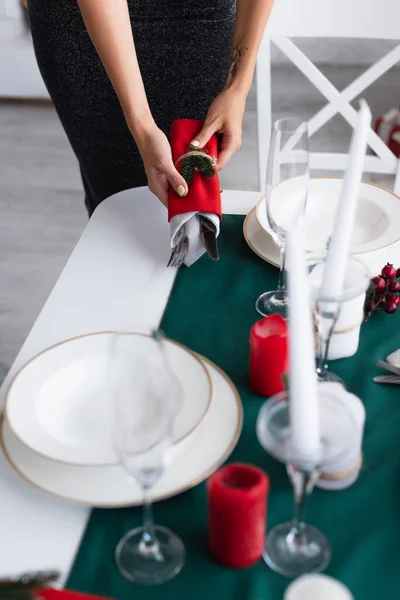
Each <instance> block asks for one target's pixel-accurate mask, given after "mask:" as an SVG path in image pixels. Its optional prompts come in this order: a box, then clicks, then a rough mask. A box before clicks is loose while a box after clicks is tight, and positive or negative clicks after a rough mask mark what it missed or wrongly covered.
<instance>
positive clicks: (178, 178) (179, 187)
mask: <svg viewBox="0 0 400 600" xmlns="http://www.w3.org/2000/svg"><path fill="white" fill-rule="evenodd" d="M161 169H162V172H163V173H164V174H165V176H166V178H167V179H168V181H169V183H170V185H171V186H172V187H173V188H174V190H175V191H176V193H177V194H178V196H180V197H181V198H183V197H184V196H186V194H187V183H186V181H185V180H184V179H183V177H182V175H181V174H180V173H179V171H178V170H177V169H176V167H175V165H174V163H173V162H172V159H171V160H170V161H166V162H165V164H163V165H162V166H161Z"/></svg>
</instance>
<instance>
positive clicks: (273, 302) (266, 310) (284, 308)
mask: <svg viewBox="0 0 400 600" xmlns="http://www.w3.org/2000/svg"><path fill="white" fill-rule="evenodd" d="M256 310H257V312H259V313H260V315H262V316H263V317H267V316H268V315H271V314H273V313H274V314H278V315H280V316H281V317H283V318H284V319H287V316H288V301H287V296H286V295H285V294H283V293H282V292H278V291H274V292H265V294H261V296H259V298H258V299H257V302H256Z"/></svg>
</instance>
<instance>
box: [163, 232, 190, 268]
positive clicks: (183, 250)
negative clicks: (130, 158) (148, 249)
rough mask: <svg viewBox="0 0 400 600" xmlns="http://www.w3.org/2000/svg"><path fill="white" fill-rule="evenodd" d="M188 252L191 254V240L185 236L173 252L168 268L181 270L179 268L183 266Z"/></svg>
mask: <svg viewBox="0 0 400 600" xmlns="http://www.w3.org/2000/svg"><path fill="white" fill-rule="evenodd" d="M188 252H189V238H188V237H187V235H184V236H183V237H182V238H181V239H180V240H179V242H178V243H177V245H176V246H175V248H174V249H173V250H172V252H171V256H170V259H169V261H168V265H167V267H176V268H177V269H179V267H180V266H181V265H182V263H183V261H184V260H185V257H186V255H187V253H188Z"/></svg>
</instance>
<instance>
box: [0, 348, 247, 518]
mask: <svg viewBox="0 0 400 600" xmlns="http://www.w3.org/2000/svg"><path fill="white" fill-rule="evenodd" d="M194 354H196V356H197V357H198V358H199V360H201V361H203V362H204V363H205V364H206V365H210V366H211V367H213V368H214V369H215V370H216V371H217V373H218V374H219V375H220V376H221V377H222V378H223V379H224V380H225V381H226V382H227V383H228V385H229V387H230V388H231V390H232V392H233V396H234V398H235V402H236V407H237V423H236V428H235V430H234V432H233V435H232V439H231V441H230V443H229V446H228V447H227V448H226V449H225V451H224V452H223V453H222V454H221V456H220V457H219V458H218V460H216V461H215V463H213V464H212V465H211V466H210V467H208V468H207V469H206V470H205V471H204V472H203V473H202V474H201V475H199V476H198V477H196V478H194V479H192V480H191V481H189V482H188V483H187V484H185V485H182V486H180V487H179V488H175V489H173V490H170V491H169V492H168V493H166V494H161V495H159V496H155V497H154V498H153V502H159V501H162V500H167V499H168V498H173V497H174V496H177V495H178V494H181V493H183V492H186V491H188V490H190V489H192V488H193V487H195V486H196V485H198V484H200V483H202V482H203V481H204V480H205V479H208V477H210V475H212V474H213V473H214V472H215V471H216V470H217V469H218V468H219V467H220V466H221V465H222V464H223V463H224V462H225V461H226V460H227V459H228V458H229V456H230V455H231V454H232V452H233V450H234V448H235V447H236V445H237V443H238V441H239V438H240V435H241V432H242V428H243V404H242V401H241V398H240V395H239V392H238V390H237V387H236V386H235V384H234V383H233V381H232V380H231V379H230V377H229V376H228V375H227V374H226V373H225V372H224V371H223V370H222V369H221V368H220V367H218V365H216V364H215V363H213V362H212V361H211V360H209V359H208V358H206V357H205V356H202V355H201V354H197V353H194ZM210 377H211V376H210ZM5 421H6V420H5V413H4V411H2V412H1V414H0V448H1V450H2V452H3V455H4V457H5V459H6V461H7V462H8V464H9V466H10V467H11V469H12V470H13V471H14V472H15V473H16V474H17V475H18V476H19V477H21V478H22V479H23V480H24V481H25V482H26V483H28V484H29V485H30V486H33V487H34V488H36V489H37V490H40V491H41V492H44V493H45V494H47V495H49V496H51V497H53V498H58V499H61V500H64V501H67V502H68V503H70V504H75V505H84V506H90V507H93V508H124V507H134V506H141V505H142V501H132V500H127V501H124V502H112V503H110V502H105V503H104V502H103V503H102V502H96V504H94V503H93V502H89V501H87V500H84V499H82V500H78V499H75V498H69V497H68V496H65V495H63V494H57V493H56V492H54V491H49V490H47V489H46V488H45V487H43V486H40V485H38V484H37V483H35V482H34V481H32V480H30V479H29V477H27V475H26V474H24V473H23V472H22V471H21V470H20V469H19V468H18V467H17V465H16V464H15V463H14V461H13V460H12V458H11V456H10V454H9V452H8V450H7V448H6V445H5V442H4V434H3V429H4V423H5ZM7 424H8V421H7ZM12 433H13V432H12ZM13 435H14V434H13ZM17 439H18V440H19V438H17ZM19 441H20V440H19ZM24 446H25V444H24ZM25 447H26V446H25ZM27 449H28V451H29V452H33V450H31V449H30V448H27ZM33 454H35V453H34V452H33ZM44 458H45V459H46V460H48V461H50V462H54V463H57V461H53V460H51V459H49V458H48V457H44ZM64 464H65V463H64ZM74 466H76V465H74ZM107 466H108V467H109V466H111V467H112V466H113V465H107ZM80 468H81V469H82V470H84V469H85V468H91V469H95V468H99V469H101V468H102V467H101V466H100V467H84V466H82V467H80Z"/></svg>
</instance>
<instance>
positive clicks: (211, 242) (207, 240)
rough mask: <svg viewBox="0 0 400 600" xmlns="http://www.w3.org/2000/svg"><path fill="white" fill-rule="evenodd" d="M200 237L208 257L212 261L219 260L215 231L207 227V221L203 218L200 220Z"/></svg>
mask: <svg viewBox="0 0 400 600" xmlns="http://www.w3.org/2000/svg"><path fill="white" fill-rule="evenodd" d="M200 228H201V236H202V238H203V242H204V246H205V248H206V250H207V254H208V256H209V257H210V258H211V259H212V260H218V259H219V252H218V242H217V236H216V234H215V231H214V230H213V229H211V227H210V226H209V221H208V220H207V219H205V218H204V217H203V218H201V219H200Z"/></svg>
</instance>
